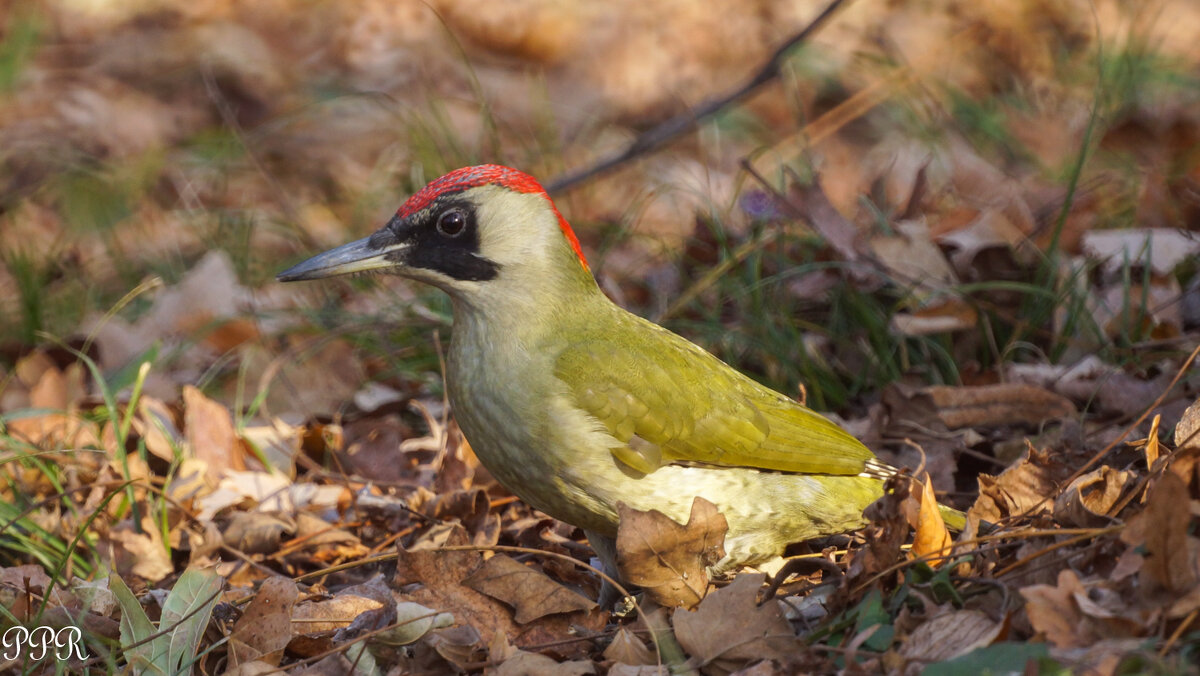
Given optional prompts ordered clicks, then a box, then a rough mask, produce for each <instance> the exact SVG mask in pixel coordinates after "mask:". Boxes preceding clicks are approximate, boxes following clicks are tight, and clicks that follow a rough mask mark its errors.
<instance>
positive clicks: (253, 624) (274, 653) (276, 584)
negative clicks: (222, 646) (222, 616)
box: [229, 576, 300, 666]
mask: <svg viewBox="0 0 1200 676" xmlns="http://www.w3.org/2000/svg"><path fill="white" fill-rule="evenodd" d="M299 594H300V590H299V589H298V588H297V587H296V583H295V582H293V581H292V580H291V579H289V578H286V577H280V576H276V577H270V578H267V579H266V580H263V583H262V585H261V586H260V587H259V588H258V593H257V594H255V596H254V600H252V601H250V605H249V606H247V607H246V610H245V612H244V613H242V616H241V618H239V619H238V621H237V623H236V624H234V626H233V633H232V634H231V635H230V636H229V646H230V654H231V659H232V661H233V663H234V664H240V663H244V662H251V661H255V660H259V661H263V662H267V663H270V664H273V665H276V666H278V665H279V660H280V658H282V657H283V649H284V648H286V647H287V644H288V642H289V641H291V640H292V609H293V606H295V604H296V597H297V596H299Z"/></svg>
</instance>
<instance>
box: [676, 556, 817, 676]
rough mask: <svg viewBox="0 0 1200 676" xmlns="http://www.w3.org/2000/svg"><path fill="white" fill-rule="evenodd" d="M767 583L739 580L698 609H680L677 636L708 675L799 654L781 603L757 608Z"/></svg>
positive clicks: (752, 577) (759, 577)
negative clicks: (760, 593) (762, 589)
mask: <svg viewBox="0 0 1200 676" xmlns="http://www.w3.org/2000/svg"><path fill="white" fill-rule="evenodd" d="M765 579H766V576H765V575H763V574H761V573H755V574H745V575H739V576H737V577H736V578H734V580H733V582H731V583H730V584H729V586H727V587H724V588H722V589H718V590H716V591H714V592H713V593H711V594H709V595H708V596H707V597H706V598H705V599H704V600H703V602H701V603H700V605H699V606H698V607H697V608H696V609H695V610H685V609H683V608H677V609H676V610H675V613H674V614H673V615H672V621H673V623H674V625H675V636H676V638H678V639H679V644H680V646H682V647H683V649H684V650H685V651H686V652H687V653H688V654H689V655H691V656H692V657H693V658H695V659H697V660H699V661H700V664H701V665H703V666H702V667H701V669H702V670H703V671H704V673H706V674H716V675H723V674H729V673H732V672H734V671H737V670H738V669H741V668H743V667H745V666H747V665H748V664H749V663H750V662H755V661H758V660H770V659H779V660H784V659H786V658H787V657H788V656H789V655H791V654H793V653H795V651H796V648H797V641H796V635H795V633H794V632H793V631H792V626H791V624H789V623H788V621H787V619H786V618H785V617H784V615H783V609H782V607H781V606H780V603H779V601H777V600H775V599H769V600H767V602H766V603H764V604H762V605H761V606H760V605H758V591H759V589H760V588H761V587H762V584H763V581H764V580H765Z"/></svg>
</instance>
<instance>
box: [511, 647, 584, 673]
mask: <svg viewBox="0 0 1200 676" xmlns="http://www.w3.org/2000/svg"><path fill="white" fill-rule="evenodd" d="M492 673H494V674H495V675H496V676H586V675H588V674H595V673H596V665H595V664H593V663H592V661H591V660H573V661H566V662H559V661H557V660H555V659H554V658H552V657H547V656H546V655H542V654H539V653H531V652H526V651H524V650H518V651H516V652H515V653H513V655H512V656H510V657H509V658H507V659H505V660H504V661H503V662H501V663H500V666H498V667H496V669H495V671H493V672H492Z"/></svg>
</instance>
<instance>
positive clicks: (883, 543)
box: [847, 474, 912, 581]
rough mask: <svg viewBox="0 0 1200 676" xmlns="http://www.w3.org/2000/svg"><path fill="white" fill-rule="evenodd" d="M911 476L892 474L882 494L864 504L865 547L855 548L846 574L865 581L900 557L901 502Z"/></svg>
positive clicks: (905, 532)
mask: <svg viewBox="0 0 1200 676" xmlns="http://www.w3.org/2000/svg"><path fill="white" fill-rule="evenodd" d="M911 486H912V477H910V476H908V475H906V474H896V475H893V476H891V477H888V479H887V481H885V482H884V484H883V495H882V496H880V498H879V499H878V500H876V501H875V502H872V503H871V504H869V505H867V508H866V509H864V510H863V516H864V517H865V518H866V519H867V521H868V522H869V525H868V526H867V527H866V529H864V531H863V536H864V538H865V539H866V541H867V543H866V546H865V547H863V548H862V549H858V550H855V551H854V553H853V558H852V559H851V560H850V567H849V570H848V571H847V577H848V578H849V579H850V580H854V581H858V580H867V579H870V578H872V577H874V576H875V574H876V573H879V572H880V571H883V570H885V569H887V568H888V567H889V566H891V565H892V564H893V563H895V562H896V561H897V560H899V558H900V547H901V546H902V545H903V544H904V541H905V540H906V539H907V538H908V529H909V526H908V522H907V519H906V518H905V513H906V510H905V506H904V505H905V502H907V501H908V500H909V497H910V495H909V494H910V492H911Z"/></svg>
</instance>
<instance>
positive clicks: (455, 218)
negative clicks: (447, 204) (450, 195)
mask: <svg viewBox="0 0 1200 676" xmlns="http://www.w3.org/2000/svg"><path fill="white" fill-rule="evenodd" d="M466 229H467V215H466V214H465V213H463V211H462V209H451V210H449V211H447V212H446V213H444V214H442V215H441V216H438V220H437V231H438V232H439V233H441V234H442V235H444V236H446V237H458V236H459V235H461V234H463V232H464V231H465V230H466Z"/></svg>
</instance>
